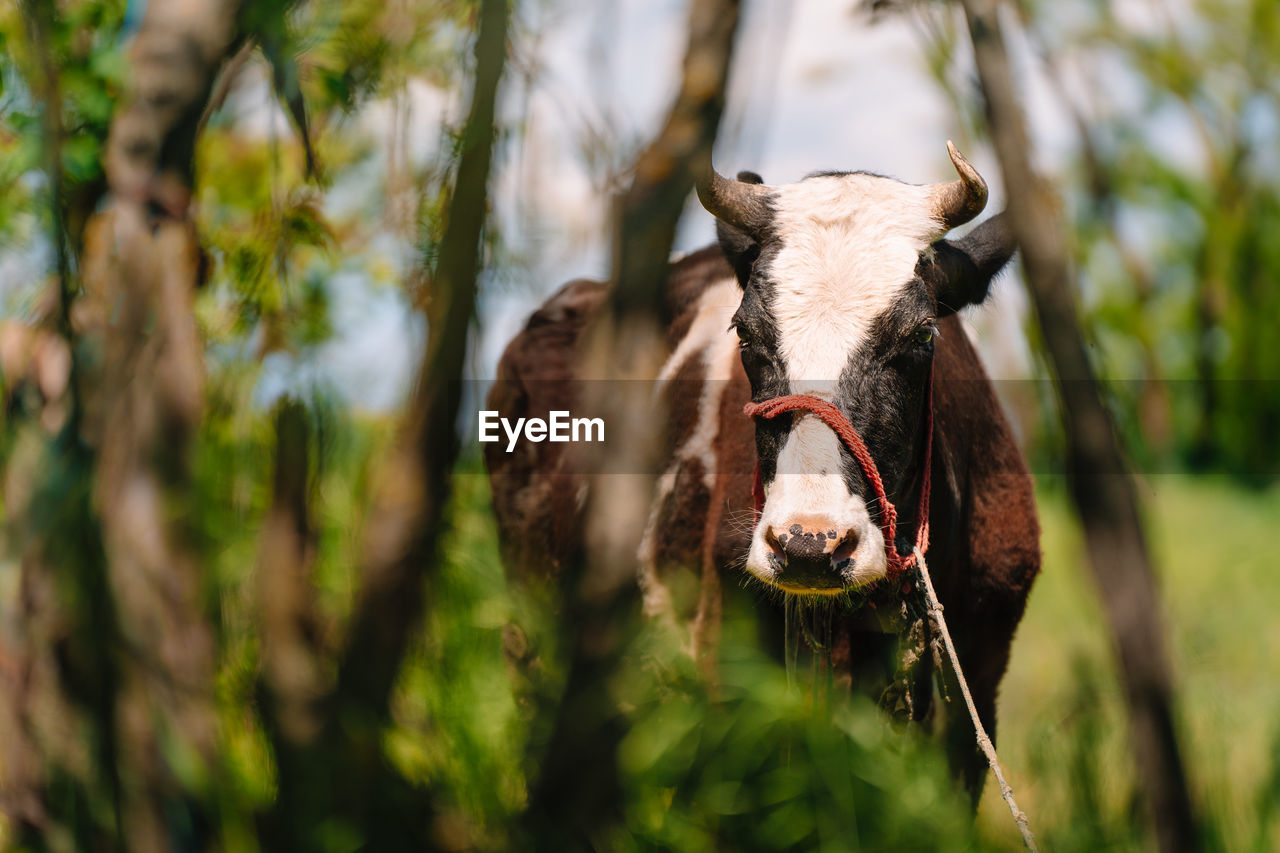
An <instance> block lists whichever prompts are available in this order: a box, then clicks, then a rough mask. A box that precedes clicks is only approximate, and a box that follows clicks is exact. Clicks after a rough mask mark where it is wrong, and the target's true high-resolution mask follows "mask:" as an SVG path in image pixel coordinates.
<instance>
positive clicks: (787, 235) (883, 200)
mask: <svg viewBox="0 0 1280 853" xmlns="http://www.w3.org/2000/svg"><path fill="white" fill-rule="evenodd" d="M933 191H934V188H933V187H929V186H914V185H911V184H904V183H901V182H899V181H895V180H893V179H890V178H881V177H876V176H874V175H862V174H853V175H833V176H825V177H815V178H808V179H806V180H804V181H801V182H800V183H797V184H791V185H789V186H784V187H778V188H776V189H775V190H774V213H775V219H774V228H775V233H776V234H777V235H778V240H779V245H780V249H779V250H778V253H777V255H776V256H775V257H774V259H773V262H772V264H771V265H770V267H769V278H770V282H771V284H772V287H773V301H772V305H771V314H772V319H773V321H774V324H775V328H776V329H777V334H778V351H779V354H780V355H781V356H782V359H783V363H784V364H785V366H786V370H787V374H788V376H787V378H788V380H789V384H790V387H791V392H792V393H797V394H814V395H816V396H819V397H824V398H827V399H830V398H831V397H832V396H833V395H834V393H835V387H836V382H837V380H838V379H839V377H840V373H841V371H843V370H844V367H845V365H846V364H847V363H848V361H849V358H850V357H851V356H852V355H853V354H854V352H856V351H857V350H858V348H859V347H860V346H861V345H862V344H863V342H864V341H865V340H866V339H867V335H868V333H869V331H870V329H871V325H872V323H873V322H874V320H875V318H876V317H878V316H879V315H880V314H882V313H883V312H884V311H886V310H887V309H888V308H889V307H890V306H891V305H892V304H893V302H894V300H895V299H897V298H899V297H900V295H901V294H902V293H903V290H904V288H905V287H906V285H907V284H908V283H909V282H910V281H911V280H912V278H913V277H914V275H915V268H916V264H917V262H918V261H919V259H920V255H921V254H922V253H924V252H926V251H927V250H928V248H929V245H930V244H931V243H933V241H934V240H937V239H938V238H939V237H941V236H942V235H943V234H944V233H945V230H946V229H945V227H944V226H943V225H942V223H941V222H939V221H938V219H937V218H935V214H934V208H933V203H932V200H931V197H930V196H931V194H932V192H933ZM843 454H844V449H843V447H842V446H841V444H840V441H839V439H838V438H837V437H836V436H835V434H834V433H833V432H832V431H831V430H830V428H828V427H827V426H826V425H825V424H824V423H822V421H820V420H819V419H818V418H816V417H815V416H813V415H806V416H804V417H803V418H801V419H800V420H799V421H798V422H797V424H796V426H795V428H793V429H792V430H791V432H790V434H789V435H788V436H787V439H786V441H785V442H784V444H783V447H782V450H781V451H780V452H779V454H778V467H777V475H776V477H775V479H774V480H773V482H772V483H771V484H770V486H769V488H768V490H767V493H766V499H765V505H764V510H763V512H762V514H761V517H760V523H759V524H757V525H756V529H755V534H754V536H753V537H752V542H751V550H750V553H749V554H748V557H747V570H748V571H749V572H751V573H752V574H754V575H756V576H757V577H759V578H760V579H761V580H764V581H766V582H769V583H773V584H780V585H785V580H786V579H785V570H784V575H783V576H779V575H778V572H777V571H776V570H775V569H774V568H773V565H772V561H771V559H770V554H771V551H772V549H771V548H770V546H769V544H768V543H767V541H766V539H765V536H766V533H767V531H769V530H770V528H771V527H772V529H773V530H775V531H778V532H781V531H787V530H789V528H790V527H791V526H792V525H793V524H797V523H799V524H801V525H802V526H803V527H805V528H809V527H810V526H814V527H822V526H826V527H828V528H829V529H831V530H834V531H836V533H837V534H838V537H839V538H840V539H843V538H844V536H845V535H846V534H847V533H848V532H850V531H852V532H853V533H854V534H855V535H856V536H857V538H858V545H857V548H856V549H855V551H854V553H853V555H852V556H853V563H852V568H851V569H850V570H848V571H847V572H846V573H845V581H846V584H847V586H850V587H853V586H859V585H863V584H866V583H869V582H871V581H874V580H877V579H879V578H881V577H883V576H884V575H885V571H886V564H885V555H884V537H883V535H882V534H881V532H880V529H879V527H878V526H877V525H876V524H875V523H873V522H872V520H871V514H870V513H869V512H868V509H867V505H866V503H865V502H864V501H863V499H862V498H860V497H857V496H855V495H851V494H850V493H849V488H848V486H847V485H845V482H844V478H843V477H842V476H841V473H840V472H841V460H842V456H843ZM821 592H822V591H819V590H813V591H810V594H820V593H821ZM831 592H838V590H831Z"/></svg>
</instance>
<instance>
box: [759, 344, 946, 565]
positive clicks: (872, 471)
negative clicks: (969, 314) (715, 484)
mask: <svg viewBox="0 0 1280 853" xmlns="http://www.w3.org/2000/svg"><path fill="white" fill-rule="evenodd" d="M924 402H925V406H924V425H925V426H924V468H923V473H922V474H921V478H920V500H919V501H917V503H916V537H915V547H914V549H913V550H912V552H911V553H910V554H908V555H906V556H905V557H904V556H902V555H901V554H899V553H898V510H897V508H896V507H895V506H894V505H893V503H892V502H890V500H889V495H888V493H887V492H886V491H885V488H884V480H883V479H882V478H881V477H880V470H879V469H878V468H877V467H876V461H875V460H874V459H872V458H871V451H869V450H867V445H866V442H864V441H863V440H862V436H860V435H858V431H857V430H856V429H854V428H853V424H851V423H849V419H848V418H846V417H845V416H844V413H843V412H841V411H840V410H839V409H838V408H836V406H835V404H834V403H832V402H830V401H829V400H824V399H822V398H821V397H815V396H813V395H812V394H784V395H782V396H781V397H773V398H772V399H769V400H765V401H763V402H761V403H747V405H746V406H744V407H743V409H742V411H743V413H745V414H746V415H747V416H748V417H753V418H766V419H768V418H776V417H777V416H778V415H781V414H783V413H785V412H793V411H797V410H802V411H806V412H808V413H809V414H812V415H814V416H816V417H817V418H819V419H820V420H821V421H822V422H823V423H825V424H826V425H827V426H828V427H830V428H831V431H832V432H834V433H835V434H836V437H838V438H839V439H840V440H841V441H842V442H844V446H845V447H847V448H849V452H850V453H852V454H853V457H854V458H855V459H857V460H858V464H859V465H861V466H862V473H863V475H864V476H865V477H866V478H867V482H868V483H869V484H870V485H871V489H872V491H874V492H875V494H876V500H877V501H878V502H879V504H880V532H881V534H883V536H884V555H885V561H886V562H887V564H888V574H889V576H890V577H896V576H897V575H899V574H900V573H901V572H903V571H905V570H907V569H909V568H911V566H912V564H913V563H915V561H916V559H917V558H916V555H917V554H922V553H924V552H925V551H927V550H929V493H930V492H929V469H930V467H931V466H930V453H931V452H932V450H933V369H932V367H931V368H930V370H929V381H928V386H927V387H926V388H925V397H924ZM752 497H753V498H754V500H755V505H756V522H757V523H759V521H760V513H761V512H762V511H763V510H764V481H763V480H762V478H761V476H760V462H759V460H757V461H756V472H755V482H754V483H753V485H752Z"/></svg>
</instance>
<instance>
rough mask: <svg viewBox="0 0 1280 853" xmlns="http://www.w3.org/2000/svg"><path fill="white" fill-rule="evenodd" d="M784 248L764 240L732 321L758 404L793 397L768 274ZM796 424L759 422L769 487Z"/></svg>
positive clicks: (785, 418)
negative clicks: (782, 351)
mask: <svg viewBox="0 0 1280 853" xmlns="http://www.w3.org/2000/svg"><path fill="white" fill-rule="evenodd" d="M780 248H781V247H780V244H779V242H778V241H777V240H774V239H769V240H766V241H765V242H764V243H763V244H761V245H760V246H759V247H758V256H757V258H756V259H755V262H754V264H753V266H752V270H751V273H750V276H749V277H748V279H747V281H746V283H745V284H744V285H743V291H742V303H741V304H740V305H739V306H738V310H737V311H736V312H734V315H733V325H734V326H735V327H736V328H737V330H738V337H739V350H740V351H741V354H742V368H743V370H744V371H746V374H747V379H748V380H750V382H751V399H752V400H753V401H754V402H757V403H759V402H763V401H764V400H770V399H772V398H774V397H780V396H782V395H784V394H788V393H790V391H791V386H790V380H789V379H788V378H787V365H786V362H785V360H784V359H783V357H782V353H780V352H779V351H778V326H777V323H776V322H775V320H774V312H773V300H774V295H775V293H776V292H777V291H776V287H775V284H774V281H773V277H772V275H771V274H770V270H771V268H772V264H773V260H774V258H776V257H777V255H778V251H779V249H780ZM794 420H795V415H793V414H789V413H788V414H782V415H779V416H778V417H776V418H768V419H765V418H760V419H757V420H756V457H757V459H759V461H760V475H761V477H762V478H763V480H764V482H766V483H768V482H771V481H772V480H773V477H774V474H775V473H776V471H777V467H778V453H779V452H781V450H782V444H783V442H784V441H785V440H786V437H787V434H788V433H789V432H790V431H791V425H792V423H793V422H794Z"/></svg>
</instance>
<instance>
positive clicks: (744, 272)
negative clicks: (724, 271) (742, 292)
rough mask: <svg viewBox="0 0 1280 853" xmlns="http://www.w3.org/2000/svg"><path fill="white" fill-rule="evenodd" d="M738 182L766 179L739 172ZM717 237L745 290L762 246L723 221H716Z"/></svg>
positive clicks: (758, 181) (753, 181)
mask: <svg viewBox="0 0 1280 853" xmlns="http://www.w3.org/2000/svg"><path fill="white" fill-rule="evenodd" d="M738 180H740V181H742V182H743V183H746V184H763V183H764V178H762V177H760V176H759V175H757V174H756V173H755V172H739V173H738ZM716 237H717V238H718V239H719V240H720V249H721V250H722V251H723V252H724V256H725V257H726V258H728V259H729V264H730V266H732V267H733V271H734V273H735V274H736V275H737V276H738V284H739V285H741V286H742V287H743V288H745V287H746V286H747V280H748V279H750V278H751V265H752V264H754V263H755V262H756V258H757V257H758V256H759V254H760V244H759V243H758V242H756V241H755V239H754V238H752V237H751V236H750V235H749V234H747V233H746V232H744V231H739V230H738V229H737V228H734V227H733V226H732V225H729V224H726V223H725V222H724V221H723V220H721V219H717V220H716Z"/></svg>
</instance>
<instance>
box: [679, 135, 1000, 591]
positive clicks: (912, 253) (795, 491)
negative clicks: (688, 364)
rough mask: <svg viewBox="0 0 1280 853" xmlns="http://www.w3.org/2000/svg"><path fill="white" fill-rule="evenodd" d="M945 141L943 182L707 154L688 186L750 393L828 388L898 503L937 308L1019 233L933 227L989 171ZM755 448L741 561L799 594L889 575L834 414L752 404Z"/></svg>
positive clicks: (917, 423) (973, 200)
mask: <svg viewBox="0 0 1280 853" xmlns="http://www.w3.org/2000/svg"><path fill="white" fill-rule="evenodd" d="M948 149H949V150H950V152H951V160H952V162H953V163H954V164H955V167H956V171H957V172H958V173H959V174H960V179H959V180H957V181H953V182H951V183H946V184H937V185H932V186H915V185H912V184H905V183H902V182H900V181H896V180H893V179H891V178H885V177H881V176H879V175H872V174H867V173H864V172H826V173H820V174H815V175H811V176H809V177H807V178H805V179H804V180H802V181H800V182H798V183H795V184H789V185H786V186H776V187H775V186H766V185H764V184H763V183H761V181H760V178H759V177H758V176H755V175H752V174H750V173H742V174H740V175H739V176H738V180H736V181H735V180H729V179H727V178H724V177H722V176H720V175H718V174H716V173H715V172H714V171H713V170H711V169H708V170H707V177H706V180H704V181H701V182H700V183H699V186H698V195H699V198H700V199H701V200H702V204H703V205H704V206H705V207H706V208H707V210H709V211H710V212H711V213H713V214H715V216H716V217H717V219H718V220H719V221H720V228H719V230H720V239H721V244H722V245H723V247H724V249H725V252H726V254H727V255H728V257H729V260H730V262H731V263H732V264H733V266H734V269H735V270H736V272H737V276H738V281H739V283H740V284H741V285H742V304H741V305H740V306H739V308H738V310H737V312H736V313H735V314H734V317H733V324H734V327H735V328H736V330H737V334H738V337H739V339H740V342H741V343H740V346H741V349H742V364H743V367H744V368H745V369H746V373H747V376H748V377H749V378H750V380H751V392H752V399H753V400H755V401H757V402H759V401H762V400H767V399H770V398H772V397H777V396H780V395H783V394H798V393H805V394H813V395H816V396H819V397H823V398H825V399H828V400H830V401H832V402H833V403H834V404H835V405H836V406H837V407H839V409H840V411H841V412H843V413H844V415H845V417H847V418H848V419H849V421H850V422H851V423H852V424H853V426H854V428H855V429H857V430H858V432H859V433H860V434H861V436H862V438H863V440H864V441H865V442H866V444H867V447H868V449H869V450H870V451H871V455H872V457H873V458H874V459H875V462H876V466H877V468H878V469H879V471H880V474H881V476H882V478H883V479H884V484H885V488H886V490H887V492H888V494H889V498H890V500H891V501H893V502H894V503H895V504H896V503H899V502H900V500H901V499H902V498H903V497H904V496H905V495H907V494H909V490H910V487H912V486H913V485H914V484H915V483H916V482H917V479H916V478H917V477H918V476H919V473H920V471H919V455H920V452H921V442H922V436H921V431H922V427H923V415H924V406H925V399H924V396H925V391H926V387H927V382H928V378H929V372H930V368H931V364H932V361H933V352H934V342H935V337H936V335H937V329H936V322H937V321H938V320H939V319H940V318H942V317H945V316H947V315H949V314H952V313H954V312H955V311H956V310H958V309H960V308H961V307H963V306H965V305H970V304H974V303H977V302H981V301H982V300H983V299H984V298H985V297H986V294H987V290H988V288H989V286H990V282H991V277H992V276H993V275H994V274H995V273H996V272H997V271H998V270H999V269H1000V268H1001V267H1002V266H1003V265H1004V263H1005V262H1006V261H1007V260H1008V259H1009V256H1010V255H1011V254H1012V253H1013V249H1014V246H1013V241H1012V239H1011V237H1010V236H1009V229H1008V227H1007V226H1006V225H1005V223H1004V217H1003V215H1001V216H998V217H995V218H994V219H992V220H990V221H988V222H987V223H984V224H983V225H981V226H979V227H978V228H977V229H975V230H974V231H973V232H972V233H970V234H969V235H968V236H966V237H964V238H963V239H960V240H957V241H955V242H949V241H946V240H943V239H942V237H943V235H944V234H946V233H947V231H949V230H950V229H952V228H954V227H956V226H957V225H960V224H962V223H965V222H968V221H969V220H971V219H973V218H974V217H975V216H977V215H978V213H980V212H981V211H982V209H983V207H984V206H985V205H986V201H987V186H986V183H985V182H984V181H983V180H982V178H981V177H980V176H979V175H978V173H977V172H976V171H975V170H974V168H973V167H972V166H971V165H969V163H968V161H966V160H965V159H964V157H962V156H961V155H960V153H959V152H958V151H956V149H955V146H953V145H951V144H950V143H948ZM756 450H757V454H758V456H759V465H760V475H761V478H762V481H763V483H764V486H765V503H764V508H763V511H762V512H761V515H760V518H759V521H758V523H757V525H756V528H755V532H754V533H753V536H752V542H751V549H750V552H749V554H748V557H747V564H746V567H747V570H748V571H749V572H751V573H752V574H753V575H755V576H756V577H758V578H759V579H761V580H763V581H764V582H766V583H768V584H770V585H773V586H777V587H781V588H782V589H784V590H787V591H790V592H796V593H802V594H808V595H821V594H834V593H839V592H842V591H844V590H848V589H853V588H856V587H859V586H863V585H866V584H868V583H870V582H872V581H875V580H878V579H879V578H881V577H883V576H884V575H885V573H886V560H885V547H884V539H883V536H882V534H881V532H880V528H879V517H878V516H879V513H878V507H877V505H876V503H875V500H874V496H873V493H872V492H871V491H870V490H869V489H868V486H867V483H866V482H865V479H864V476H863V472H862V469H861V468H860V466H859V465H858V464H857V462H856V460H855V459H854V458H853V456H852V455H851V454H850V453H849V452H848V451H847V450H846V449H845V448H844V446H843V444H842V443H841V442H840V440H839V439H838V438H837V437H836V435H835V434H834V433H833V432H832V431H831V429H829V428H828V427H827V426H826V425H824V424H823V423H822V422H821V421H820V420H819V419H818V418H817V417H815V416H813V415H811V414H808V413H805V412H794V413H791V414H788V415H784V416H782V417H777V418H773V419H771V420H758V421H757V423H756ZM904 528H909V525H903V526H900V528H899V530H900V533H901V532H902V531H903V530H904ZM906 533H907V535H910V534H911V530H910V529H906Z"/></svg>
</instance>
